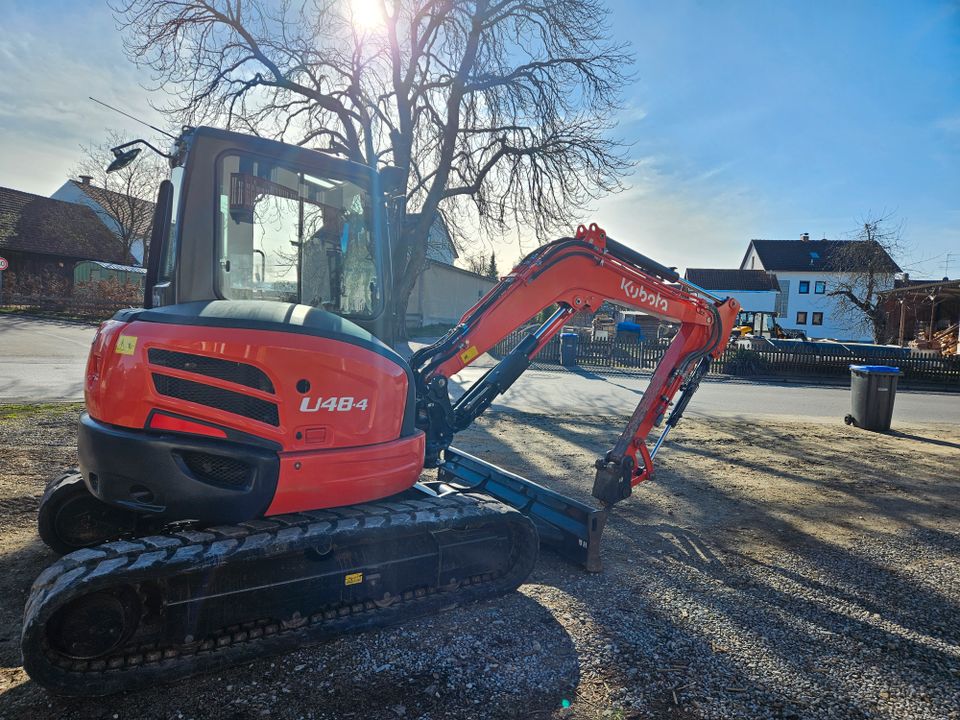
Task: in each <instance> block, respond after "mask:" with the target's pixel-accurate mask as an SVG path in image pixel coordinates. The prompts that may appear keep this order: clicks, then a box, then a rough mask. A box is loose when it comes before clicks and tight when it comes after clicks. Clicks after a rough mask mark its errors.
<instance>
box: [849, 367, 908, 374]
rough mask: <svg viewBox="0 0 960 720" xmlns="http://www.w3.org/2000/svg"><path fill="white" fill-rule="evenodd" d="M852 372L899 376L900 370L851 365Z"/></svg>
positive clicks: (896, 368)
mask: <svg viewBox="0 0 960 720" xmlns="http://www.w3.org/2000/svg"><path fill="white" fill-rule="evenodd" d="M850 369H851V370H852V371H853V372H859V373H866V374H868V375H899V374H900V368H898V367H891V366H890V365H851V366H850Z"/></svg>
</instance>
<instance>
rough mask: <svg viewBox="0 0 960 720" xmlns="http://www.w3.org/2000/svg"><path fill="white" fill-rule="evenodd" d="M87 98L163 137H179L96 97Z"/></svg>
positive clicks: (174, 138)
mask: <svg viewBox="0 0 960 720" xmlns="http://www.w3.org/2000/svg"><path fill="white" fill-rule="evenodd" d="M87 97H88V98H89V99H90V100H93V101H94V102H95V103H97V104H98V105H103V106H104V107H105V108H107V109H109V110H113V111H114V112H118V113H120V114H121V115H123V116H125V117H128V118H130V119H131V120H135V121H136V122H138V123H140V124H141V125H146V126H147V127H148V128H150V129H151V130H156V131H157V132H158V133H161V134H163V135H166V136H167V137H168V138H171V139H173V140H176V139H177V136H176V135H171V134H170V133H168V132H167V131H166V130H161V129H160V128H158V127H156V126H155V125H151V124H150V123H148V122H145V121H143V120H141V119H140V118H138V117H134V116H133V115H131V114H130V113H127V112H124V111H123V110H118V109H117V108H115V107H113V106H112V105H107V104H106V103H105V102H103V101H102V100H97V99H96V98H95V97H90V96H89V95H88V96H87Z"/></svg>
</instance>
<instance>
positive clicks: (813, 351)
mask: <svg viewBox="0 0 960 720" xmlns="http://www.w3.org/2000/svg"><path fill="white" fill-rule="evenodd" d="M529 331H530V328H525V329H521V330H517V331H515V332H513V333H511V334H510V335H509V336H508V337H507V338H505V339H504V340H503V341H502V342H501V343H500V344H499V345H497V346H496V348H494V350H493V351H492V353H491V354H493V355H494V356H496V357H502V356H503V355H505V354H506V353H508V352H509V351H510V350H511V349H513V347H515V346H516V345H517V343H519V342H520V340H522V339H523V338H524V337H526V335H527V333H529ZM669 344H670V341H669V340H660V341H656V340H653V341H645V342H644V341H641V342H637V341H632V342H624V341H622V340H619V341H618V340H596V341H594V340H589V339H584V338H583V337H582V336H581V338H580V342H579V344H578V347H577V365H581V366H583V367H588V368H589V367H597V368H611V369H618V370H625V371H638V372H643V371H648V372H649V371H652V370H653V369H654V368H655V367H656V366H657V363H659V362H660V359H661V358H662V357H663V354H664V352H666V349H667V347H668V346H669ZM812 345H815V343H807V344H805V345H804V346H803V347H802V348H797V349H784V348H769V349H767V348H764V349H760V350H749V349H744V348H738V347H735V346H730V347H727V349H726V350H724V352H723V354H722V355H721V356H720V357H719V358H717V359H716V360H714V361H713V363H712V364H711V366H710V372H711V373H713V374H720V375H733V376H737V377H766V378H797V377H801V378H804V377H807V378H814V377H818V378H844V377H849V374H850V365H890V366H894V367H898V368H900V371H901V382H902V383H904V384H907V385H909V384H911V383H915V384H935V385H937V386H944V387H945V388H947V389H958V390H960V357H921V356H917V355H909V354H907V353H905V352H903V351H900V352H898V351H897V349H894V348H891V351H890V352H889V353H884V352H883V351H882V350H878V349H876V348H871V349H870V350H869V351H866V350H864V351H860V352H858V350H857V347H856V346H855V345H839V344H838V345H833V344H831V345H826V346H824V347H823V348H816V347H811V346H812ZM535 363H539V364H542V365H545V366H550V365H559V363H560V339H559V337H555V338H553V339H552V340H551V341H550V342H549V343H548V344H547V345H546V347H544V348H543V350H542V351H541V352H540V354H539V355H537V357H536V359H535Z"/></svg>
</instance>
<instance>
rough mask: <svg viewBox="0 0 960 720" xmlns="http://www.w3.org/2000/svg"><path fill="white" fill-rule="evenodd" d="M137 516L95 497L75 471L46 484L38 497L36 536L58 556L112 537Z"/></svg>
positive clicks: (128, 530)
mask: <svg viewBox="0 0 960 720" xmlns="http://www.w3.org/2000/svg"><path fill="white" fill-rule="evenodd" d="M136 525H137V516H136V515H135V514H134V513H132V512H128V511H126V510H121V509H120V508H115V507H112V506H110V505H107V504H106V503H104V502H102V501H101V500H98V499H97V498H96V497H94V496H93V495H92V494H90V491H89V490H87V486H86V485H85V484H84V482H83V477H82V476H81V475H80V473H79V472H74V473H67V474H64V475H61V476H60V477H58V478H56V479H55V480H54V481H53V482H51V483H50V484H49V485H48V486H47V490H46V492H45V493H44V494H43V498H42V499H41V500H40V512H39V514H38V516H37V530H38V531H39V532H40V539H41V540H43V542H44V543H45V544H46V545H47V547H49V548H50V549H51V550H53V551H54V552H57V553H59V554H61V555H66V554H67V553H70V552H73V551H74V550H79V549H80V548H85V547H90V546H92V545H99V544H100V543H102V542H106V541H108V540H115V539H117V538H119V537H121V536H123V535H126V534H129V533H132V532H133V531H134V530H135V529H136Z"/></svg>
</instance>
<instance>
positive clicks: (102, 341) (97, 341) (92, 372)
mask: <svg viewBox="0 0 960 720" xmlns="http://www.w3.org/2000/svg"><path fill="white" fill-rule="evenodd" d="M124 325H126V323H123V322H118V321H116V320H107V321H106V322H102V323H100V327H98V328H97V334H96V335H94V336H93V342H92V343H91V345H90V355H89V357H88V358H87V376H86V377H87V387H86V389H87V390H88V391H92V390H93V389H94V387H95V386H96V384H97V381H98V380H99V379H100V373H101V371H102V370H103V356H104V352H105V350H106V348H107V347H108V346H109V345H110V341H111V340H112V339H113V336H114V335H116V334H117V332H119V330H120V329H121V328H122V327H123V326H124Z"/></svg>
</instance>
